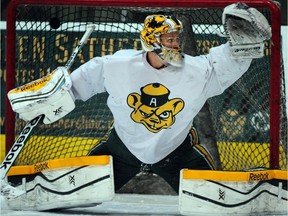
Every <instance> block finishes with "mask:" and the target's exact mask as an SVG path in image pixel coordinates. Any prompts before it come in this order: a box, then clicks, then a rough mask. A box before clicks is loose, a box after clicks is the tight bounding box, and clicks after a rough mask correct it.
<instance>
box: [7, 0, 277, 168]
mask: <svg viewBox="0 0 288 216" xmlns="http://www.w3.org/2000/svg"><path fill="white" fill-rule="evenodd" d="M235 2H238V1H235V0H158V1H154V0H138V1H134V0H81V1H79V0H78V1H77V0H69V1H68V0H67V1H64V0H45V1H39V0H12V1H11V2H10V3H9V6H8V8H7V40H9V43H7V46H6V73H7V81H6V93H8V91H10V90H11V89H13V88H15V83H16V80H15V71H16V68H15V62H16V13H17V7H18V6H19V5H25V4H29V5H43V6H44V5H69V6H81V5H89V6H112V7H120V6H125V7H165V8H166V7H175V8H180V7H181V8H185V7H187V8H195V7H197V8H206V7H207V5H209V8H217V7H218V8H224V7H225V6H227V5H229V4H232V3H235ZM242 2H243V3H246V4H247V5H248V6H250V7H258V8H267V9H269V11H270V14H271V28H272V38H271V64H270V72H271V79H270V168H271V169H277V168H279V151H280V150H279V148H280V133H279V131H280V85H281V84H280V73H281V62H280V58H281V45H280V41H281V34H280V33H281V12H280V9H279V7H278V6H277V5H276V4H275V3H274V2H273V1H272V0H243V1H242ZM5 115H6V127H5V134H6V153H7V152H8V151H9V149H10V148H11V147H12V145H13V143H14V140H15V130H14V128H15V114H14V112H13V110H12V108H11V106H10V103H9V100H8V98H7V97H6V114H5ZM7 122H9V125H8V124H7Z"/></svg>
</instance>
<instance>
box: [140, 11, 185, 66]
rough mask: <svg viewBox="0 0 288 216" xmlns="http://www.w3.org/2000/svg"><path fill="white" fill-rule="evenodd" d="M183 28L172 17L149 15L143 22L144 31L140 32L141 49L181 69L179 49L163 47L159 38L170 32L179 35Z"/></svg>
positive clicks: (181, 56) (181, 60)
mask: <svg viewBox="0 0 288 216" xmlns="http://www.w3.org/2000/svg"><path fill="white" fill-rule="evenodd" d="M182 30H183V26H182V23H181V21H180V20H178V19H176V18H175V17H174V16H166V15H149V16H147V17H146V19H145V21H144V29H143V30H142V31H141V32H140V39H141V44H142V47H143V49H144V50H145V51H153V52H155V53H156V54H157V55H158V56H159V57H160V58H161V59H162V60H163V61H164V63H169V64H171V65H173V66H176V67H181V66H182V62H183V55H182V52H181V49H180V48H179V49H175V48H168V47H165V46H164V45H163V44H162V43H161V41H160V36H161V35H163V34H168V33H172V32H179V33H181V32H182Z"/></svg>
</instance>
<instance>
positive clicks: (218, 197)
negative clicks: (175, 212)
mask: <svg viewBox="0 0 288 216" xmlns="http://www.w3.org/2000/svg"><path fill="white" fill-rule="evenodd" d="M274 171H275V170H267V171H252V172H231V171H226V172H225V171H204V170H201V171H200V170H182V171H181V176H180V188H179V211H180V213H181V214H183V215H205V216H207V215H211V216H212V215H227V216H228V215H238V214H239V215H252V214H253V215H254V214H255V215H263V214H265V215H266V214H267V213H273V215H274V214H276V213H279V214H281V215H282V214H283V215H286V214H287V206H288V200H287V198H288V193H287V173H286V171H280V172H282V173H281V176H285V178H282V177H281V178H280V179H277V178H275V177H277V173H276V172H277V171H279V170H276V171H275V172H274ZM279 176H280V175H279ZM273 178H275V179H273ZM269 180H271V182H269ZM285 182H286V186H285ZM277 215H278V214H277Z"/></svg>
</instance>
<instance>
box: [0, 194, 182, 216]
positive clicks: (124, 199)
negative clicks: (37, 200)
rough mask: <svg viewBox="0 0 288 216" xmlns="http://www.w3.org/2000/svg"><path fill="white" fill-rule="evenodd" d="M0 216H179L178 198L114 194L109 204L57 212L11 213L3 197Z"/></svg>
mask: <svg viewBox="0 0 288 216" xmlns="http://www.w3.org/2000/svg"><path fill="white" fill-rule="evenodd" d="M0 201H1V212H0V215H1V216H76V215H77V216H90V215H91V216H92V215H93V216H97V215H119V216H120V215H126V216H138V215H139V216H140V215H142V216H143V215H150V216H152V215H162V216H165V215H180V214H179V211H178V196H167V195H140V194H116V196H115V198H114V199H113V200H112V201H110V202H105V203H103V204H101V205H97V206H95V205H94V206H91V207H82V208H73V209H65V210H58V211H49V212H47V211H45V212H36V211H35V212H33V211H13V210H10V209H9V207H8V206H7V203H6V200H5V197H1V200H0Z"/></svg>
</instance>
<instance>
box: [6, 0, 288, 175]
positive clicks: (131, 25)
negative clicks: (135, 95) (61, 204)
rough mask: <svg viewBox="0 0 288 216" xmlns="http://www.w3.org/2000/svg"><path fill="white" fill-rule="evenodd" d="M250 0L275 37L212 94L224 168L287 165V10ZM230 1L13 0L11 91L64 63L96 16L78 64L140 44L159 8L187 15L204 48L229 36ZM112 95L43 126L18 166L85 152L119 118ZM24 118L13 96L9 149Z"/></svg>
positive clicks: (9, 24)
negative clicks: (283, 29)
mask: <svg viewBox="0 0 288 216" xmlns="http://www.w3.org/2000/svg"><path fill="white" fill-rule="evenodd" d="M243 2H244V3H246V4H248V5H249V6H251V7H255V8H257V9H259V10H260V11H261V12H262V13H263V14H264V15H265V16H266V17H267V19H268V21H269V23H270V24H271V29H272V39H271V41H270V42H267V43H266V44H265V47H266V48H265V57H263V58H261V59H255V60H253V62H252V65H251V67H250V69H249V71H248V72H247V73H246V74H245V75H244V76H243V77H242V78H240V80H238V81H237V82H236V83H235V84H234V85H233V86H231V87H230V88H229V89H227V90H226V91H225V92H224V93H223V94H222V95H220V96H217V97H213V98H211V99H209V100H208V103H209V107H210V112H211V119H212V122H213V127H214V129H215V134H216V137H215V139H216V141H217V147H218V150H219V154H220V160H221V163H222V166H223V169H224V170H245V169H251V168H258V167H264V168H273V169H278V168H282V169H287V156H286V149H287V116H286V108H285V89H284V87H285V84H284V71H283V68H281V52H280V50H281V46H280V10H279V7H278V6H277V5H276V4H274V3H273V1H268V0H257V1H251V0H249V1H243ZM231 3H235V1H232V0H225V1H222V0H185V1H184V0H175V1H172V0H158V1H154V0H138V1H133V0H110V1H100V0H99V1H97V0H81V1H80V0H65V1H64V0H62V1H61V0H45V1H38V0H21V1H20V0H12V1H11V2H10V4H9V6H8V10H7V41H8V43H7V48H6V49H7V50H6V59H7V63H6V69H7V83H6V91H7V92H8V91H9V90H11V89H13V88H15V87H16V86H20V85H23V84H25V83H27V82H30V81H32V80H35V79H37V78H40V77H42V76H44V75H46V74H47V73H49V72H51V71H52V70H53V69H55V68H57V67H58V66H62V65H64V64H65V63H66V61H67V60H68V57H69V54H71V52H72V50H73V48H75V46H76V45H77V43H78V42H79V39H80V38H81V34H83V32H84V31H85V26H86V25H87V24H91V23H93V24H96V25H97V28H96V31H95V32H93V33H92V36H91V37H90V39H89V40H88V42H87V45H84V48H83V49H82V50H81V51H80V53H79V54H78V56H77V58H76V60H75V62H74V65H73V69H75V68H77V67H78V66H80V65H81V64H83V63H84V62H86V61H88V60H89V59H91V58H93V57H95V56H103V55H107V54H112V53H114V52H115V51H117V50H119V49H123V48H125V49H126V48H127V49H141V43H140V39H139V32H140V30H141V28H142V23H143V20H144V18H145V17H146V16H147V15H148V14H150V13H158V12H159V11H161V13H165V14H173V15H176V16H178V17H182V18H185V19H186V20H188V21H189V22H188V23H191V26H190V27H191V28H190V27H189V25H188V26H187V25H186V26H184V28H189V29H190V34H189V33H188V34H185V35H184V36H185V37H189V38H190V40H189V39H188V40H187V38H186V40H185V41H186V42H187V41H190V42H191V43H193V44H194V45H195V47H197V51H196V52H197V53H198V54H205V53H207V52H208V51H209V48H211V47H213V46H215V45H219V44H223V43H225V42H226V39H224V38H221V37H219V36H218V35H217V34H216V33H215V31H214V30H213V28H214V29H216V30H218V31H220V32H222V33H223V28H222V24H221V15H222V12H223V8H224V7H225V6H227V5H228V4H231ZM212 27H213V28H212ZM186 42H185V43H186ZM184 45H186V46H188V45H189V44H184ZM120 67H121V66H120ZM73 69H72V70H73ZM106 98H107V95H106V93H103V94H99V95H96V96H94V97H93V98H91V99H89V100H88V101H87V102H85V103H83V102H81V101H77V102H76V106H77V107H76V109H75V110H74V111H73V112H71V113H70V114H68V115H67V116H66V117H65V118H63V119H61V120H59V121H57V122H55V123H53V124H50V125H43V124H42V125H39V126H38V127H37V129H35V131H33V135H32V136H31V138H30V139H29V141H28V143H27V144H26V146H25V148H24V149H23V151H22V152H21V154H20V155H19V157H18V159H17V161H16V165H23V164H26V165H28V164H34V163H37V162H41V161H45V160H48V159H57V158H69V157H77V156H83V155H86V154H87V152H88V151H89V149H91V148H92V147H93V146H94V145H95V144H97V143H98V142H99V140H101V138H103V137H104V136H105V134H106V133H107V131H108V130H109V128H110V126H111V125H112V123H113V119H112V115H111V113H110V111H109V110H108V108H107V105H106ZM24 125H25V122H23V121H22V120H19V119H18V118H17V116H15V115H14V113H13V111H12V110H11V107H10V105H9V102H8V101H6V148H7V149H6V150H7V151H8V150H9V149H10V148H11V146H12V144H13V143H14V140H15V135H17V134H19V133H20V131H21V130H22V128H23V127H24ZM196 126H197V125H196Z"/></svg>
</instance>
